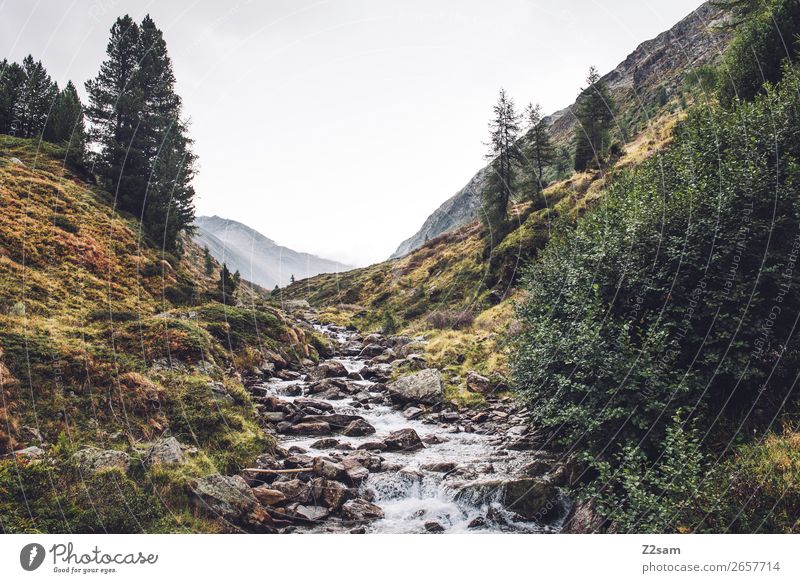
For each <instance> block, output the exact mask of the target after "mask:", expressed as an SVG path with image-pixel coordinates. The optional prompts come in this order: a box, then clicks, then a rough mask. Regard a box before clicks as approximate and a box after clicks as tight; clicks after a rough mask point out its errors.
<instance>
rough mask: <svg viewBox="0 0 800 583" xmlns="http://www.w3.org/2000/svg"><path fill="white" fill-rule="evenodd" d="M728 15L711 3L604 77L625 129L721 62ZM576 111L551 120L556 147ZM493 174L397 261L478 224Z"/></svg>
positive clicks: (445, 210)
mask: <svg viewBox="0 0 800 583" xmlns="http://www.w3.org/2000/svg"><path fill="white" fill-rule="evenodd" d="M725 16H726V13H725V11H724V10H723V9H721V8H719V7H715V6H712V5H711V4H710V3H709V2H706V3H705V4H703V5H702V6H700V7H699V8H698V9H697V10H695V11H694V12H692V13H691V14H689V15H688V16H687V17H686V18H684V19H683V20H681V21H680V22H678V23H677V24H676V25H675V26H673V27H672V28H671V29H670V30H668V31H666V32H662V33H661V34H659V35H658V36H657V37H656V38H654V39H651V40H648V41H645V42H643V43H642V44H640V45H639V46H638V47H637V48H636V50H635V51H633V52H632V53H631V54H630V55H628V57H627V58H626V59H625V60H624V61H622V63H620V64H619V65H617V67H616V68H615V69H614V70H612V71H611V72H609V73H608V74H606V75H605V76H604V77H603V81H604V82H605V83H606V85H608V87H609V89H610V90H611V93H612V95H613V96H614V99H615V101H616V103H617V106H618V110H619V112H621V113H622V115H620V116H619V119H618V122H619V123H620V124H624V125H627V126H629V127H632V126H635V125H636V123H641V122H642V121H644V120H645V119H646V118H647V116H648V113H649V111H651V110H652V108H653V106H654V105H655V104H656V103H657V102H658V100H659V99H661V98H662V95H666V96H669V95H670V94H672V92H673V91H674V90H675V89H677V88H678V87H679V86H680V85H681V83H683V80H684V77H685V75H686V73H687V72H688V71H690V70H691V69H693V68H695V67H699V66H701V65H706V64H710V63H713V62H715V61H716V60H717V59H718V57H719V56H720V55H721V52H722V50H723V49H724V48H725V46H726V45H727V43H728V41H729V40H730V38H731V34H732V31H731V30H730V29H720V28H719V27H718V26H717V25H718V24H720V23H721V21H722V20H723V19H724V18H725ZM577 89H578V88H577V87H576V93H577ZM574 107H575V103H573V104H572V105H570V106H569V107H566V108H564V109H562V110H560V111H557V112H556V113H554V114H552V115H550V116H548V117H547V118H546V119H547V122H548V124H549V126H550V133H551V136H552V139H553V142H554V143H555V144H556V145H559V146H562V145H563V146H567V145H569V144H570V143H571V140H572V136H573V133H574V129H575V122H576V118H575V115H574V114H573V110H574ZM487 175H488V173H487V168H486V167H484V168H482V169H481V170H479V171H478V172H477V173H476V174H475V176H473V177H472V179H470V181H469V182H468V183H467V185H466V186H464V187H463V188H462V189H461V190H459V191H458V192H456V193H455V194H454V195H453V196H452V197H451V198H449V199H448V200H446V201H445V202H444V203H442V205H441V206H440V207H439V208H438V209H436V210H435V211H434V212H433V213H432V214H431V215H430V216H429V217H428V218H427V219H426V220H425V223H424V224H423V225H422V227H421V228H420V230H419V231H418V232H417V233H416V234H414V235H413V236H411V237H409V238H408V239H406V240H405V241H403V242H402V243H401V244H400V246H399V247H398V248H397V250H396V251H395V252H394V254H392V258H394V257H402V256H403V255H406V254H407V253H409V252H411V251H413V250H414V249H417V248H419V247H420V246H422V245H423V244H424V243H425V241H426V240H427V239H433V238H434V237H436V236H438V235H441V234H442V233H446V232H448V231H450V230H452V229H454V228H456V227H459V226H461V225H464V224H466V223H469V222H470V221H472V220H473V219H475V218H476V217H477V216H478V212H479V209H480V197H481V192H482V190H483V188H484V185H485V183H486V177H487Z"/></svg>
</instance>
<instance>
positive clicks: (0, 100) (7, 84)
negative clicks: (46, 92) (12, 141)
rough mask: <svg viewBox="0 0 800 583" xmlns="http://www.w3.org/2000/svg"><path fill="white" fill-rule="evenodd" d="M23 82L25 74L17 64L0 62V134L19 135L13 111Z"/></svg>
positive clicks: (17, 122)
mask: <svg viewBox="0 0 800 583" xmlns="http://www.w3.org/2000/svg"><path fill="white" fill-rule="evenodd" d="M24 82H25V72H24V71H23V70H22V67H20V66H19V64H17V63H9V62H8V61H6V60H5V59H3V60H2V61H0V134H10V135H19V120H17V119H16V117H15V111H16V107H17V101H18V100H19V94H20V91H21V89H22V84H23V83H24Z"/></svg>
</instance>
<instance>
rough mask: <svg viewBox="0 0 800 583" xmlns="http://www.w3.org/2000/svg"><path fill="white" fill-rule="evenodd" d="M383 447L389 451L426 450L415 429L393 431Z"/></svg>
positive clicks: (384, 441)
mask: <svg viewBox="0 0 800 583" xmlns="http://www.w3.org/2000/svg"><path fill="white" fill-rule="evenodd" d="M383 445H384V446H385V447H386V450H387V451H417V450H418V449H425V444H423V443H422V440H421V439H420V438H419V435H417V432H416V431H414V430H413V429H411V428H409V429H399V430H398V431H393V432H392V433H390V434H389V435H388V436H387V437H386V438H385V439H384V440H383Z"/></svg>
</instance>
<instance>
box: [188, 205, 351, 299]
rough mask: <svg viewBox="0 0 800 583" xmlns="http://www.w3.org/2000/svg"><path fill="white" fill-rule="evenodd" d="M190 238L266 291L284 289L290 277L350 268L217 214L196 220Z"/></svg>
mask: <svg viewBox="0 0 800 583" xmlns="http://www.w3.org/2000/svg"><path fill="white" fill-rule="evenodd" d="M195 227H196V228H197V231H196V232H195V234H194V236H193V239H194V241H195V242H196V243H197V244H198V245H200V246H201V247H203V246H205V247H207V248H208V250H209V252H210V253H211V255H212V256H213V257H214V259H216V260H217V261H219V262H220V263H223V262H224V263H226V264H227V265H228V267H229V268H230V269H231V270H232V271H236V270H238V271H239V272H240V274H241V276H242V277H243V278H244V279H246V280H247V281H251V282H253V283H255V284H258V285H261V286H263V287H266V288H268V289H270V288H272V287H274V286H275V285H278V286H279V287H283V286H285V285H288V284H289V283H290V282H291V278H292V277H294V278H295V279H296V280H297V279H305V278H307V277H312V276H314V275H318V274H320V273H330V272H334V273H338V272H341V271H347V270H349V269H352V266H350V265H346V264H344V263H341V262H339V261H335V260H332V259H326V258H323V257H319V256H317V255H313V254H311V253H304V252H301V251H295V250H293V249H290V248H289V247H285V246H283V245H278V244H277V243H276V242H275V241H273V240H272V239H270V238H269V237H267V236H266V235H264V234H263V233H260V232H259V231H257V230H256V229H253V228H252V227H249V226H248V225H245V224H244V223H241V222H239V221H235V220H233V219H226V218H224V217H220V216H217V215H213V216H198V217H197V218H196V219H195Z"/></svg>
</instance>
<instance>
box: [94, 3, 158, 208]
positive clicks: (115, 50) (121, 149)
mask: <svg viewBox="0 0 800 583" xmlns="http://www.w3.org/2000/svg"><path fill="white" fill-rule="evenodd" d="M139 56H140V45H139V26H138V25H137V24H136V23H135V22H134V21H133V19H132V18H131V17H130V16H128V15H125V16H122V17H120V18H117V20H116V22H115V23H114V25H113V26H112V27H111V38H110V39H109V41H108V46H107V48H106V60H105V61H103V63H102V65H101V66H100V72H99V73H98V74H97V76H96V77H95V78H94V79H92V80H90V81H87V82H86V91H87V93H88V94H89V105H88V107H87V111H86V114H87V117H88V118H89V120H90V121H91V131H90V136H91V139H92V141H93V142H94V143H95V144H96V145H97V146H98V147H99V150H100V152H99V155H98V157H97V165H96V169H97V172H98V174H99V175H100V177H101V181H102V183H103V186H104V187H105V188H107V189H108V190H109V191H110V192H112V193H113V194H114V195H115V196H116V201H117V205H118V206H119V208H120V209H122V210H124V211H127V212H131V213H134V214H136V215H137V216H139V215H140V214H141V212H142V205H143V203H144V195H145V188H146V179H147V175H148V174H149V172H148V169H147V160H146V156H145V152H144V151H143V148H142V145H141V140H139V139H138V138H137V131H138V129H139V124H140V121H141V116H142V96H141V91H140V90H139V87H138V78H137V72H138V62H139Z"/></svg>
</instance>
